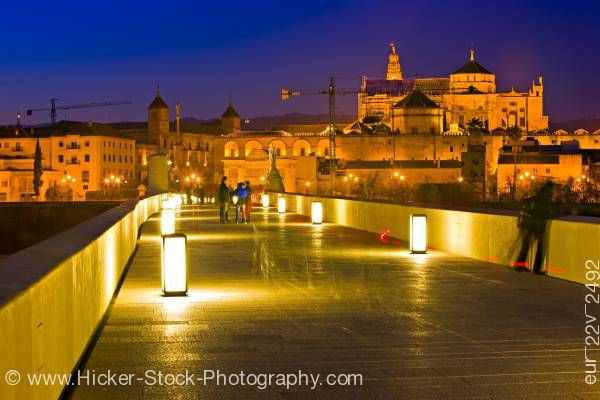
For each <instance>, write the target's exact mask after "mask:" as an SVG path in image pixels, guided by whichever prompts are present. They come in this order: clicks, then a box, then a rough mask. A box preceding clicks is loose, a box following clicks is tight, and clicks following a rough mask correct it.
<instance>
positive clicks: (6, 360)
mask: <svg viewBox="0 0 600 400" xmlns="http://www.w3.org/2000/svg"><path fill="white" fill-rule="evenodd" d="M159 209H160V196H153V197H149V198H146V199H143V200H139V201H138V200H130V201H127V202H125V203H123V204H121V205H119V206H118V207H115V208H112V209H110V210H108V211H106V212H104V213H102V214H100V215H98V216H97V217H94V218H91V219H89V220H87V221H85V222H83V223H81V224H79V225H77V226H75V227H73V228H71V229H69V230H67V231H65V232H62V233H60V234H58V235H56V236H53V237H51V238H49V239H47V240H45V241H43V242H40V243H38V244H36V245H34V246H31V247H28V248H26V249H24V250H22V251H19V252H17V253H15V254H13V255H11V256H9V257H7V258H5V259H3V260H2V261H0V355H1V356H0V373H1V376H0V398H1V399H3V400H11V399H54V398H57V397H58V396H59V395H60V393H61V392H62V390H63V386H62V385H58V384H57V385H54V386H52V385H39V386H35V385H29V384H28V383H27V377H26V374H28V373H48V374H68V373H70V372H71V371H72V370H73V369H74V368H75V367H76V365H77V364H78V362H79V361H80V359H81V357H82V355H83V353H84V351H85V350H86V347H87V346H88V344H89V343H90V341H91V340H92V338H93V335H94V334H95V332H96V330H97V328H98V327H99V324H100V323H101V322H102V319H103V317H104V315H105V313H106V311H107V309H108V307H109V305H110V302H111V299H112V297H113V294H114V292H115V290H116V289H117V286H118V284H119V281H120V279H121V276H122V275H123V272H124V270H125V268H126V266H127V263H128V261H129V259H130V257H131V256H132V255H133V253H134V251H135V248H136V242H137V237H138V230H139V228H140V226H141V225H142V224H143V223H144V222H145V221H146V220H147V219H148V217H149V216H150V215H152V214H154V213H156V212H157V211H159ZM10 370H16V371H18V372H19V373H20V374H21V383H20V384H18V385H15V386H8V385H7V384H6V382H5V380H4V374H5V373H6V371H10Z"/></svg>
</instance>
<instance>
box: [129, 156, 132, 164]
mask: <svg viewBox="0 0 600 400" xmlns="http://www.w3.org/2000/svg"><path fill="white" fill-rule="evenodd" d="M129 162H130V163H131V164H133V156H129Z"/></svg>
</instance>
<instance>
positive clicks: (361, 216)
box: [272, 194, 600, 283]
mask: <svg viewBox="0 0 600 400" xmlns="http://www.w3.org/2000/svg"><path fill="white" fill-rule="evenodd" d="M272 196H274V194H272ZM285 197H286V203H287V208H288V210H290V211H292V212H296V213H298V214H302V215H306V216H310V212H311V202H312V201H321V202H323V215H324V219H325V221H326V222H333V223H336V224H340V225H345V226H348V227H351V228H356V229H362V230H366V231H369V232H374V233H381V232H384V231H386V230H388V229H389V231H390V236H392V237H395V238H398V239H401V240H404V241H408V240H409V221H410V220H409V217H410V215H411V214H425V215H427V226H428V229H427V243H428V246H431V247H432V248H435V249H437V250H443V251H447V252H450V253H454V254H459V255H462V256H465V257H470V258H475V259H479V260H483V261H489V262H493V263H497V264H502V265H507V266H509V265H512V262H513V261H514V260H515V253H516V252H517V251H518V248H519V229H518V228H517V218H518V213H516V212H514V211H505V210H491V209H475V208H472V209H469V208H456V209H451V208H435V207H430V206H419V205H414V206H412V205H411V206H406V205H399V204H390V203H385V202H373V201H361V200H353V199H339V198H332V197H316V196H308V195H302V194H285ZM273 200H274V202H273V203H274V204H276V201H275V199H273ZM545 238H546V243H545V245H544V260H545V262H544V265H546V266H548V267H550V268H549V271H548V275H550V276H554V277H557V278H561V279H566V280H570V281H573V282H579V283H586V279H585V272H586V261H587V260H593V262H595V263H596V264H595V265H596V266H597V265H598V259H599V258H600V252H599V251H598V242H599V241H600V218H592V217H564V218H558V219H553V220H551V221H550V222H549V223H548V225H547V231H546V235H545Z"/></svg>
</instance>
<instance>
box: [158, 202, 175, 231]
mask: <svg viewBox="0 0 600 400" xmlns="http://www.w3.org/2000/svg"><path fill="white" fill-rule="evenodd" d="M167 202H168V200H167ZM163 204H164V202H163ZM168 205H169V206H170V204H168ZM160 231H161V233H162V234H163V235H171V234H173V233H175V211H174V210H173V209H172V208H171V207H168V208H163V209H162V211H161V214H160Z"/></svg>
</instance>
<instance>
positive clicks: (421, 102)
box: [394, 89, 440, 108]
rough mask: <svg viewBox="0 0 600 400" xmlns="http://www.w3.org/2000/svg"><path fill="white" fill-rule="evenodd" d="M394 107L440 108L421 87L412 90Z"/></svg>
mask: <svg viewBox="0 0 600 400" xmlns="http://www.w3.org/2000/svg"><path fill="white" fill-rule="evenodd" d="M394 107H403V108H440V106H438V105H437V104H436V103H435V102H434V101H433V100H431V99H430V98H429V97H427V95H425V93H423V92H421V91H420V90H419V89H415V90H413V91H412V92H410V93H409V94H408V95H407V96H406V97H405V98H403V99H402V100H400V101H399V102H398V103H396V104H395V105H394Z"/></svg>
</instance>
